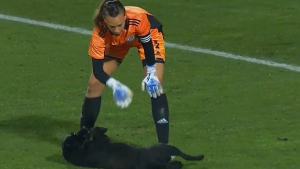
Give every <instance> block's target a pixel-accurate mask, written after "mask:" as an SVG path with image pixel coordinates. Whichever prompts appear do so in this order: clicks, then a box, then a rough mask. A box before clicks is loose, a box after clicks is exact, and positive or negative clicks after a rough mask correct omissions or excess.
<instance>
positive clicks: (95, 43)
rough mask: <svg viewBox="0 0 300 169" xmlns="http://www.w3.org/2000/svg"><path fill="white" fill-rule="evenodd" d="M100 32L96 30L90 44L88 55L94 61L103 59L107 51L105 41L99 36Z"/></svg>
mask: <svg viewBox="0 0 300 169" xmlns="http://www.w3.org/2000/svg"><path fill="white" fill-rule="evenodd" d="M98 33H99V30H98V29H97V28H95V29H94V31H93V33H92V37H91V41H90V44H89V50H88V54H89V56H91V57H92V58H94V59H103V58H104V51H105V39H104V38H102V37H100V36H99V35H98Z"/></svg>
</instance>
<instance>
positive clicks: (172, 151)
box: [167, 145, 204, 161]
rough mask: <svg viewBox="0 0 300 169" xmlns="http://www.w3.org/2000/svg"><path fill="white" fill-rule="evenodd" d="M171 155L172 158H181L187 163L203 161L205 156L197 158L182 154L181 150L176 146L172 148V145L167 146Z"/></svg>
mask: <svg viewBox="0 0 300 169" xmlns="http://www.w3.org/2000/svg"><path fill="white" fill-rule="evenodd" d="M167 146H168V149H169V152H170V155H171V156H179V157H181V158H183V159H185V160H187V161H201V160H203V158H204V155H196V156H192V155H189V154H186V153H184V152H182V151H181V150H179V149H178V148H177V147H175V146H171V145H167Z"/></svg>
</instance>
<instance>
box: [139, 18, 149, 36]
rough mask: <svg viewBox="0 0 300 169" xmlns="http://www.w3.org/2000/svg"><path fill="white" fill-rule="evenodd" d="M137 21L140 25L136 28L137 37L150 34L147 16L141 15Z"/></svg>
mask: <svg viewBox="0 0 300 169" xmlns="http://www.w3.org/2000/svg"><path fill="white" fill-rule="evenodd" d="M138 20H139V22H140V23H139V24H138V26H137V28H136V35H137V36H139V37H145V36H147V35H148V34H149V33H150V27H151V24H150V22H149V20H148V17H147V14H141V16H140V17H139V18H138Z"/></svg>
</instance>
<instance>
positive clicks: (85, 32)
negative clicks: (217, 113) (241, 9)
mask: <svg viewBox="0 0 300 169" xmlns="http://www.w3.org/2000/svg"><path fill="white" fill-rule="evenodd" d="M0 19H3V20H9V21H15V22H20V23H25V24H30V25H37V26H42V27H47V28H52V29H58V30H63V31H68V32H73V33H78V34H83V35H91V34H92V31H91V30H87V29H83V28H77V27H70V26H65V25H61V24H55V23H49V22H43V21H37V20H33V19H27V18H22V17H17V16H11V15H4V14H0ZM165 45H166V47H169V48H174V49H180V50H185V51H190V52H197V53H203V54H209V55H214V56H219V57H223V58H230V59H235V60H243V61H246V62H251V63H256V64H260V65H267V66H271V67H276V68H283V69H288V70H291V71H294V72H300V66H294V65H290V64H286V63H278V62H273V61H269V60H263V59H256V58H252V57H248V56H242V55H235V54H232V53H226V52H221V51H215V50H210V49H204V48H200V47H192V46H185V45H179V44H175V43H170V42H166V43H165Z"/></svg>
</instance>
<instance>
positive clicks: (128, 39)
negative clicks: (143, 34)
mask: <svg viewBox="0 0 300 169" xmlns="http://www.w3.org/2000/svg"><path fill="white" fill-rule="evenodd" d="M134 38H135V36H134V35H133V36H130V37H128V38H127V40H126V41H127V42H130V41H133V39H134Z"/></svg>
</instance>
